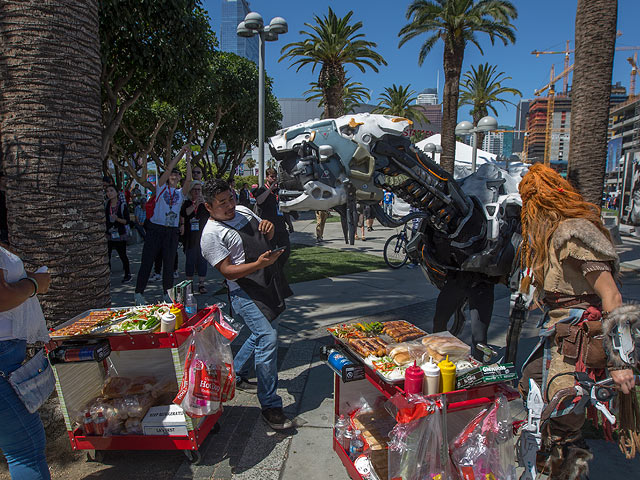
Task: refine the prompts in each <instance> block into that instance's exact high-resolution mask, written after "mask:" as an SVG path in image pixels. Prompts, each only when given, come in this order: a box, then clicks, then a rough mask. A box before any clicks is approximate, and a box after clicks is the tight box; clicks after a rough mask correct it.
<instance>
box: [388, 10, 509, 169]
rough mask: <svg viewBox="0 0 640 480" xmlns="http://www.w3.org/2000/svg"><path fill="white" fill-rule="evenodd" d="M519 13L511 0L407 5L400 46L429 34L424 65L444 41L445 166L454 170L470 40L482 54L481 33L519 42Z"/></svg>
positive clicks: (422, 49)
mask: <svg viewBox="0 0 640 480" xmlns="http://www.w3.org/2000/svg"><path fill="white" fill-rule="evenodd" d="M517 16H518V13H517V10H516V7H515V6H514V5H513V3H511V2H509V1H507V0H414V1H413V2H412V3H411V4H410V5H409V7H408V8H407V13H406V17H407V20H409V23H408V24H407V25H405V26H404V27H402V29H401V30H400V32H399V33H398V36H399V37H400V46H402V45H404V44H405V43H406V42H408V41H409V40H412V39H414V38H417V37H420V36H423V35H425V36H426V39H425V40H424V42H423V44H422V46H421V47H420V50H419V53H418V63H419V64H420V65H422V63H423V62H424V60H425V58H426V57H427V55H428V54H429V52H431V50H432V49H433V47H434V46H435V45H436V44H437V43H438V42H439V41H442V42H444V53H443V67H444V79H445V80H444V93H443V108H442V110H443V112H442V155H441V156H440V158H441V165H442V166H443V167H444V168H445V169H446V170H447V171H449V172H453V165H454V158H455V126H456V123H457V115H458V95H459V83H460V75H461V72H462V62H463V60H464V51H465V48H466V46H467V43H471V44H473V45H475V46H476V47H477V48H478V49H479V50H480V52H481V53H482V47H481V46H480V43H479V40H478V33H484V34H486V35H488V36H489V39H490V40H491V44H492V45H493V43H494V42H495V40H501V41H502V42H503V43H504V44H505V45H506V44H507V43H509V42H512V43H514V42H515V31H514V30H515V28H514V26H513V25H512V24H511V21H512V20H513V19H515V18H517Z"/></svg>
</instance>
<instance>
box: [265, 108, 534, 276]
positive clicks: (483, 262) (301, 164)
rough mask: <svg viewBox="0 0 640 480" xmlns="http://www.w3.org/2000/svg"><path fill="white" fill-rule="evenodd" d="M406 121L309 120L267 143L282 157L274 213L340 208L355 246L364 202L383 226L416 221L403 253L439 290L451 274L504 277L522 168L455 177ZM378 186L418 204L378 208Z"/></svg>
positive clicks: (511, 254)
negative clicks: (403, 210)
mask: <svg viewBox="0 0 640 480" xmlns="http://www.w3.org/2000/svg"><path fill="white" fill-rule="evenodd" d="M410 125H411V121H410V120H407V119H405V118H400V117H392V116H387V115H374V114H368V113H363V114H354V115H346V116H343V117H340V118H337V119H328V120H312V121H308V122H305V123H301V124H299V125H295V126H292V127H289V128H287V129H284V130H280V131H279V132H278V133H277V135H276V136H274V137H272V138H271V139H270V148H271V152H272V155H273V156H274V157H275V158H276V160H278V161H279V178H280V209H281V210H282V211H284V212H287V211H294V210H299V211H305V210H329V209H330V208H333V209H335V210H337V211H338V212H339V213H340V214H341V215H342V216H343V217H346V218H347V224H348V227H349V229H348V233H349V241H350V243H351V244H353V240H354V235H355V227H356V222H355V219H356V218H357V217H356V203H357V202H360V203H365V204H367V203H368V204H370V205H371V206H372V208H373V209H374V212H375V216H376V218H377V219H378V220H379V221H380V223H382V224H383V225H385V226H398V225H401V224H403V223H405V222H407V221H409V220H412V219H413V218H416V217H417V218H420V219H421V221H420V227H419V229H418V231H417V233H416V234H415V235H414V236H413V238H412V239H411V241H410V243H409V245H408V247H407V251H408V253H409V255H410V257H411V258H413V259H416V260H418V261H419V262H420V264H421V266H422V267H423V270H424V271H425V272H426V274H427V275H428V277H429V279H430V280H431V281H432V283H434V284H435V285H436V286H441V285H442V284H443V283H444V281H445V279H446V275H447V273H448V272H451V271H469V272H480V273H483V274H486V275H489V276H495V277H509V276H510V275H511V274H512V272H513V270H514V265H513V264H514V259H515V252H516V250H517V247H518V245H519V241H520V235H519V233H518V232H519V228H520V209H521V206H522V202H521V200H520V196H519V194H518V188H517V186H518V183H519V180H520V178H521V175H520V174H521V172H520V171H517V172H507V171H506V170H503V169H500V168H498V167H497V166H495V165H493V164H486V165H482V166H481V167H480V168H479V169H478V171H477V172H476V173H475V174H473V175H470V176H469V177H466V178H464V179H461V180H455V179H454V178H453V177H452V176H451V175H450V174H449V173H448V172H446V171H445V170H444V169H442V168H440V166H439V165H438V164H437V163H435V162H434V161H432V159H431V158H429V157H428V156H427V154H425V153H424V152H422V151H421V150H419V149H417V148H416V147H415V146H414V145H412V144H411V142H410V141H409V139H408V136H407V132H406V131H407V130H408V128H409V127H410ZM383 189H385V190H389V191H391V192H393V193H394V194H395V195H396V196H398V197H400V198H402V199H403V200H404V201H405V202H407V203H409V204H410V205H411V206H413V207H416V208H418V209H420V211H419V212H416V213H411V214H409V215H407V216H405V217H403V218H401V219H399V220H395V219H393V218H391V217H390V216H388V215H386V214H385V213H384V211H383V209H382V208H381V207H380V206H379V202H380V200H381V199H382V194H383Z"/></svg>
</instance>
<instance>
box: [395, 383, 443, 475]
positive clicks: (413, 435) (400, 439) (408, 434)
mask: <svg viewBox="0 0 640 480" xmlns="http://www.w3.org/2000/svg"><path fill="white" fill-rule="evenodd" d="M387 410H388V411H389V413H391V414H392V415H395V418H396V421H397V422H398V423H397V424H396V426H395V427H394V428H393V430H392V431H391V433H390V434H389V470H388V472H389V476H388V478H389V479H393V480H396V479H402V480H444V479H446V478H449V475H448V471H449V465H448V458H447V455H446V453H445V454H444V455H443V450H442V447H443V444H444V437H443V434H442V417H441V415H442V406H441V405H440V404H439V402H437V401H434V400H431V399H428V398H425V397H424V396H422V395H410V396H408V397H407V398H406V399H405V398H403V397H402V395H400V394H398V395H396V396H395V397H393V398H392V399H391V400H390V401H389V402H388V403H387Z"/></svg>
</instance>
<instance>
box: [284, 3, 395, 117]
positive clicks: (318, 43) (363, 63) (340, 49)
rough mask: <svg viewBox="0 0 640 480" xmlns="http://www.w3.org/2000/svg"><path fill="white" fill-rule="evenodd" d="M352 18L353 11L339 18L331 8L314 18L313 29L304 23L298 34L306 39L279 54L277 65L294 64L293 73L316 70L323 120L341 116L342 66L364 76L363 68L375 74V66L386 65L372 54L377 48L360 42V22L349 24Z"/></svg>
mask: <svg viewBox="0 0 640 480" xmlns="http://www.w3.org/2000/svg"><path fill="white" fill-rule="evenodd" d="M352 16H353V11H350V12H349V13H347V14H346V15H345V16H344V17H342V18H339V17H338V16H337V15H336V14H335V13H334V11H333V10H332V9H331V8H329V13H328V14H327V15H325V16H324V17H322V18H320V17H319V16H318V15H314V16H313V18H314V21H315V25H311V24H309V23H305V26H306V27H307V28H308V29H309V30H301V31H300V34H301V35H304V36H306V37H307V38H305V39H304V40H302V41H299V42H293V43H289V44H287V45H285V46H284V47H282V50H281V51H280V53H281V54H282V56H281V57H280V60H279V61H282V60H284V59H285V58H291V59H292V60H295V61H294V62H293V63H292V64H291V66H294V65H298V68H297V69H296V71H299V70H300V69H301V68H302V67H304V66H305V65H311V71H312V72H314V71H315V69H316V67H317V66H320V73H319V74H318V82H317V85H318V87H319V88H320V89H321V90H322V96H323V103H324V117H325V118H336V117H339V116H340V115H343V114H344V101H343V92H344V86H345V85H346V84H347V77H346V72H345V65H348V64H351V65H354V66H356V67H357V68H358V69H359V70H360V71H361V72H362V73H365V72H366V67H368V68H370V69H371V70H373V71H374V72H376V73H377V72H378V66H379V65H386V64H387V62H386V61H385V59H384V58H382V56H381V55H380V54H379V53H377V52H376V51H375V50H374V49H375V48H376V47H377V44H376V43H374V42H369V41H366V40H364V39H363V38H364V34H363V33H358V31H359V30H360V29H361V28H362V22H356V23H354V24H350V23H349V22H350V20H351V17H352Z"/></svg>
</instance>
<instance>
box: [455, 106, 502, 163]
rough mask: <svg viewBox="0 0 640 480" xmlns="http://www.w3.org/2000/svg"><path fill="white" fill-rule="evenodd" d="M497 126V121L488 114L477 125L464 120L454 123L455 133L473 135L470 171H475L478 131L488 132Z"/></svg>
mask: <svg viewBox="0 0 640 480" xmlns="http://www.w3.org/2000/svg"><path fill="white" fill-rule="evenodd" d="M497 128H498V121H497V120H496V119H495V118H493V117H490V116H486V117H482V118H481V119H480V120H479V121H478V125H477V126H475V127H474V126H473V123H471V122H468V121H467V120H464V121H462V122H460V123H459V124H458V125H456V135H469V134H472V135H473V154H472V156H471V173H475V171H476V158H477V156H478V132H490V131H492V130H496V129H497Z"/></svg>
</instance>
